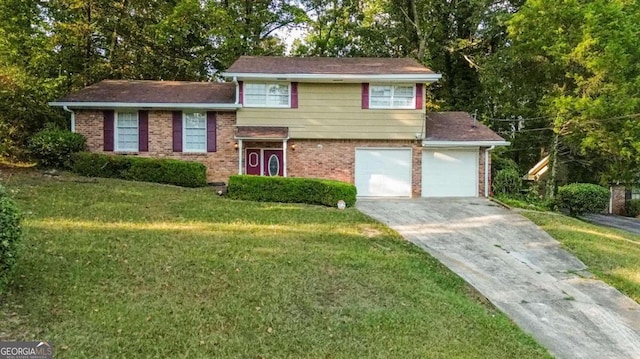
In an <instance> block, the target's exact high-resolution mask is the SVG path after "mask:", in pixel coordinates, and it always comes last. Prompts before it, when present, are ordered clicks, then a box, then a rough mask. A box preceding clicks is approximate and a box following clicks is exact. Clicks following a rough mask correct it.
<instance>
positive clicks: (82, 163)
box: [72, 152, 207, 187]
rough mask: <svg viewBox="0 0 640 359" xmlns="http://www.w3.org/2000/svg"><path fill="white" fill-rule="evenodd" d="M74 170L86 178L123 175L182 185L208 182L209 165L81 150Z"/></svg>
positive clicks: (73, 166)
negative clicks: (207, 166)
mask: <svg viewBox="0 0 640 359" xmlns="http://www.w3.org/2000/svg"><path fill="white" fill-rule="evenodd" d="M72 162H73V165H72V171H73V172H75V173H77V174H79V175H81V176H87V177H104V178H120V179H126V180H132V181H141V182H154V183H166V184H173V185H176V186H183V187H203V186H206V185H207V168H206V166H205V165H203V164H202V163H199V162H191V161H181V160H174V159H158V158H148V157H134V156H118V155H105V154H101V153H91V152H80V153H76V154H74V155H73V158H72Z"/></svg>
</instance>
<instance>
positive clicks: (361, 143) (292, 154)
mask: <svg viewBox="0 0 640 359" xmlns="http://www.w3.org/2000/svg"><path fill="white" fill-rule="evenodd" d="M293 144H295V147H296V149H295V151H291V145H293ZM357 147H405V148H407V147H408V148H412V149H413V155H412V162H413V163H412V171H413V173H412V181H411V182H412V183H411V187H412V192H413V196H414V197H419V196H420V186H421V168H422V156H421V155H422V147H420V146H418V145H416V143H415V141H408V140H403V141H389V140H290V141H289V151H288V152H287V156H288V160H287V162H288V169H287V170H288V175H289V176H291V177H319V178H330V179H335V180H339V181H346V182H351V183H353V182H354V181H355V173H354V170H355V154H356V148H357Z"/></svg>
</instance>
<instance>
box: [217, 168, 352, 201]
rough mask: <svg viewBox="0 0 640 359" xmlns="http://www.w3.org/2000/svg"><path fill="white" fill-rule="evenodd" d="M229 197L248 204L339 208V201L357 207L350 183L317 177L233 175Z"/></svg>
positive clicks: (230, 180) (230, 181)
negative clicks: (262, 203)
mask: <svg viewBox="0 0 640 359" xmlns="http://www.w3.org/2000/svg"><path fill="white" fill-rule="evenodd" d="M228 195H229V197H230V198H233V199H241V200H246V201H259V202H285V203H307V204H319V205H324V206H329V207H335V206H336V204H337V203H338V201H339V200H343V201H345V203H346V204H347V206H349V207H351V206H354V205H355V204H356V187H355V186H354V185H352V184H350V183H346V182H340V181H333V180H323V179H316V178H299V177H296V178H292V177H261V176H231V178H230V179H229V194H228Z"/></svg>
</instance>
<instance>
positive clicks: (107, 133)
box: [102, 110, 114, 152]
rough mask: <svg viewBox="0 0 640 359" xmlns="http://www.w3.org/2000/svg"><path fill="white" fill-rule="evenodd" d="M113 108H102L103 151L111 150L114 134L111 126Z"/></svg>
mask: <svg viewBox="0 0 640 359" xmlns="http://www.w3.org/2000/svg"><path fill="white" fill-rule="evenodd" d="M113 115H114V113H113V110H104V112H103V116H104V123H103V130H102V133H103V135H104V150H105V151H109V152H111V151H113V140H114V138H113V136H114V128H113Z"/></svg>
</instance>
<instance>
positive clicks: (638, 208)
mask: <svg viewBox="0 0 640 359" xmlns="http://www.w3.org/2000/svg"><path fill="white" fill-rule="evenodd" d="M625 212H626V213H627V216H629V217H638V216H640V199H632V200H630V201H629V202H627V205H626V209H625Z"/></svg>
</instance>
